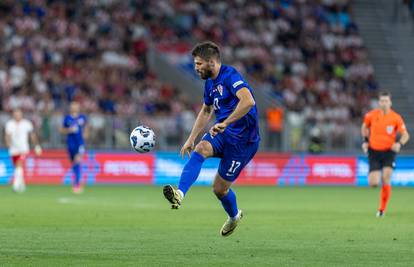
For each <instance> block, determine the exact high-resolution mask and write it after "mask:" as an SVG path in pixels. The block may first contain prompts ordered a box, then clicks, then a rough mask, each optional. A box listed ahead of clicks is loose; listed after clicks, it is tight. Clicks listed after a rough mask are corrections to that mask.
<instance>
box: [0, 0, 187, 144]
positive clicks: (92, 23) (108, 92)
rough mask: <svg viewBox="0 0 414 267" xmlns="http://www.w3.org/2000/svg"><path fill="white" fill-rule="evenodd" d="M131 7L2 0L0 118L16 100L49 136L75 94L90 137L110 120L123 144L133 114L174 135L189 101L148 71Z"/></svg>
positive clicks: (144, 38) (144, 37) (142, 31)
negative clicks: (84, 114) (88, 122)
mask: <svg viewBox="0 0 414 267" xmlns="http://www.w3.org/2000/svg"><path fill="white" fill-rule="evenodd" d="M138 12H139V10H137V9H131V5H130V3H128V2H127V1H93V0H88V1H46V0H33V1H1V3H0V40H1V46H0V54H1V57H0V97H1V103H0V111H1V112H2V116H1V119H0V120H1V121H2V122H4V121H5V120H6V119H7V117H8V114H7V113H9V112H10V111H11V110H12V109H14V108H22V109H23V111H24V112H25V113H26V114H29V115H30V118H31V119H32V120H33V121H34V123H35V125H36V126H37V128H39V129H41V133H42V139H43V140H48V139H49V138H50V136H49V134H50V133H51V132H52V133H53V132H56V131H54V130H56V129H57V128H58V127H60V125H61V119H62V114H63V113H64V112H65V111H66V109H67V106H68V103H69V102H70V101H73V100H76V101H79V102H80V103H81V105H82V108H83V111H84V112H85V113H87V114H89V116H90V127H91V132H92V133H93V134H94V135H95V136H93V137H98V136H100V137H102V136H104V135H105V130H106V128H108V126H109V128H113V129H115V130H114V131H113V137H112V138H113V139H115V144H117V143H119V145H121V146H122V145H125V144H128V142H129V141H128V136H127V134H128V130H129V129H130V128H131V127H132V126H134V125H137V124H138V121H140V122H144V123H148V124H149V125H151V126H152V127H154V128H155V129H157V130H158V132H159V131H162V132H166V133H168V135H169V136H168V138H173V139H174V138H178V139H180V138H181V136H182V131H183V130H184V131H188V130H189V129H188V126H187V124H188V121H189V123H190V124H192V122H191V120H193V117H194V115H193V112H192V111H193V107H192V106H191V103H190V102H189V101H187V100H186V99H185V97H184V96H182V95H181V94H180V92H179V91H178V90H177V89H176V88H173V87H172V86H170V85H168V84H165V83H163V82H162V81H160V80H158V79H157V78H156V77H155V75H154V74H153V73H152V72H151V71H149V68H148V64H147V60H146V52H147V49H148V32H147V29H146V28H145V27H142V25H140V23H139V22H138V21H137V13H138ZM105 115H115V116H105ZM125 117H126V118H128V120H125ZM108 118H110V122H108V121H107V119H108ZM108 123H110V124H109V125H108ZM128 123H129V124H131V125H126V124H128ZM2 125H4V123H2ZM128 128H129V129H128ZM117 129H118V130H117ZM166 129H169V130H168V131H167V130H166ZM102 140H103V139H102V138H91V141H92V142H93V141H96V142H97V143H96V145H98V144H102V143H103V141H102ZM166 141H168V140H166ZM179 141H181V140H179ZM110 143H111V140H110ZM112 144H113V142H112ZM161 145H162V144H161Z"/></svg>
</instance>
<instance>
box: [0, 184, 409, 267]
mask: <svg viewBox="0 0 414 267" xmlns="http://www.w3.org/2000/svg"><path fill="white" fill-rule="evenodd" d="M161 191H162V189H161V188H160V187H155V186H95V187H90V188H86V191H85V193H84V194H83V195H79V196H77V195H73V194H71V193H70V189H69V187H60V186H59V187H58V186H32V187H29V188H28V191H27V192H26V193H24V194H21V195H18V194H14V193H12V192H11V189H10V187H0V266H413V265H414V189H413V188H394V189H393V194H392V198H391V202H390V204H389V211H388V213H387V215H386V217H385V218H383V219H377V218H375V211H376V208H377V204H378V196H379V190H378V189H376V190H375V189H374V190H373V189H368V188H352V187H294V188H291V187H286V188H277V187H236V188H235V191H236V193H237V197H238V202H239V207H240V208H242V209H243V210H244V213H245V217H244V218H243V221H242V223H241V224H240V226H239V228H238V229H237V230H236V231H235V232H234V234H233V235H231V236H230V237H228V238H222V237H221V236H220V235H219V229H220V227H221V225H222V224H223V222H224V220H225V219H226V215H225V213H224V211H223V210H222V208H221V206H220V203H219V202H218V201H217V200H216V198H215V197H214V195H213V193H212V191H211V189H210V188H208V187H194V188H192V189H191V190H190V192H189V194H188V195H187V198H186V199H185V201H184V203H183V207H182V208H181V209H180V210H170V209H169V205H168V204H167V202H166V200H165V199H164V198H163V196H162V193H161Z"/></svg>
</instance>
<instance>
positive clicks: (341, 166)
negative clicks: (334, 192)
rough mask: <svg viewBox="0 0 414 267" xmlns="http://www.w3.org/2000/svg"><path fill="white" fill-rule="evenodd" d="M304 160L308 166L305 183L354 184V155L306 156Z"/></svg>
mask: <svg viewBox="0 0 414 267" xmlns="http://www.w3.org/2000/svg"><path fill="white" fill-rule="evenodd" d="M305 162H306V163H307V165H308V166H309V168H310V172H309V175H308V176H307V178H306V184H309V185H317V184H349V185H354V184H355V181H356V173H355V171H356V163H357V161H356V158H355V157H332V156H329V157H328V156H306V157H305Z"/></svg>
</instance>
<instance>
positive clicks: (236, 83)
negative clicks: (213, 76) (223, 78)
mask: <svg viewBox="0 0 414 267" xmlns="http://www.w3.org/2000/svg"><path fill="white" fill-rule="evenodd" d="M227 83H228V84H227V86H228V87H230V91H231V93H232V94H233V95H236V93H237V91H239V90H240V89H242V88H243V87H246V88H249V87H248V85H247V83H246V81H245V80H244V79H243V77H242V76H241V75H240V73H238V72H237V71H234V72H233V73H232V74H231V75H230V76H229V78H228V80H227Z"/></svg>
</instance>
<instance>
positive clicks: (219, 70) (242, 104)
mask: <svg viewBox="0 0 414 267" xmlns="http://www.w3.org/2000/svg"><path fill="white" fill-rule="evenodd" d="M192 56H193V58H194V66H195V70H196V72H197V73H198V74H199V75H200V77H201V78H202V79H203V80H205V86H204V104H203V106H202V108H201V111H200V113H199V114H198V116H197V119H196V121H195V123H194V126H193V129H192V131H191V133H190V136H189V137H188V139H187V141H186V142H185V144H184V145H183V147H182V149H181V156H184V155H185V154H188V156H189V157H190V159H189V161H188V162H187V163H186V165H185V166H184V169H183V171H182V174H181V178H180V182H179V185H178V189H177V190H176V189H174V188H173V187H172V186H170V185H167V186H165V187H164V196H165V197H166V199H167V200H168V201H170V203H171V204H172V208H175V209H177V208H179V207H180V205H181V202H182V200H183V198H184V196H185V194H186V193H187V191H188V190H189V189H190V187H191V185H192V184H193V183H194V182H195V181H196V180H197V178H198V175H199V174H200V170H201V166H202V164H203V162H204V160H205V159H206V158H209V157H219V158H221V161H220V165H219V168H218V172H217V174H216V177H215V179H214V182H213V190H214V194H215V195H216V196H217V198H218V199H219V200H220V201H221V203H222V205H223V208H224V210H225V211H226V212H227V214H228V219H227V220H226V222H225V223H224V225H223V227H222V228H221V235H222V236H228V235H230V234H231V233H232V232H233V231H234V229H235V228H236V227H237V224H238V222H239V221H240V219H241V218H242V216H243V214H242V211H241V210H239V209H238V208H237V202H236V195H235V193H234V192H233V190H231V188H230V187H231V185H232V184H233V182H234V181H235V180H236V179H237V177H238V176H239V174H240V172H241V171H242V170H243V168H244V167H245V166H246V165H247V163H249V161H250V160H251V159H252V158H253V156H254V155H255V154H256V152H257V149H258V147H259V142H260V136H259V123H258V117H257V108H256V103H255V100H254V98H253V95H252V89H251V88H250V86H249V85H248V84H247V82H246V81H245V80H244V79H243V77H242V76H241V75H240V74H239V72H238V71H237V70H236V69H235V68H233V67H231V66H227V65H224V64H222V63H221V58H220V50H219V48H218V46H217V45H216V44H214V43H212V42H204V43H201V44H198V45H196V46H195V47H194V49H193V50H192ZM213 110H214V112H215V115H216V124H215V125H214V126H213V127H212V128H211V129H210V131H209V133H206V134H205V135H204V136H203V138H202V140H201V141H200V142H199V143H198V144H197V146H195V149H194V142H195V141H196V139H197V137H198V136H199V135H200V133H201V132H202V131H204V129H205V127H206V126H207V124H208V122H209V121H210V118H211V115H212V112H213ZM193 150H194V152H192V153H191V155H190V152H191V151H193Z"/></svg>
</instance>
